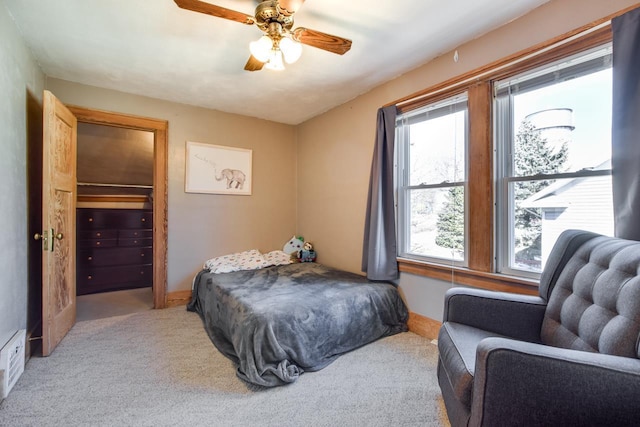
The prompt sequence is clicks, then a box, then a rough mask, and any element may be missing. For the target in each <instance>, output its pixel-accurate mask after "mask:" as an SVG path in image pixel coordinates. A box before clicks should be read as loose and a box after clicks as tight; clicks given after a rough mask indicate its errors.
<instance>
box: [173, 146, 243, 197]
mask: <svg viewBox="0 0 640 427" xmlns="http://www.w3.org/2000/svg"><path fill="white" fill-rule="evenodd" d="M252 156H253V152H252V150H248V149H245V148H237V147H225V146H221V145H212V144H203V143H200V142H192V141H187V147H186V165H185V180H184V183H185V185H184V191H185V192H187V193H210V194H236V195H244V196H249V195H251V160H252Z"/></svg>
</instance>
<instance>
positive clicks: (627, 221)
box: [611, 8, 640, 240]
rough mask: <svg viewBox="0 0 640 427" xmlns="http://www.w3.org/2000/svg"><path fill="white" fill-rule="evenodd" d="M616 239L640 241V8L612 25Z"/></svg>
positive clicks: (613, 169)
mask: <svg viewBox="0 0 640 427" xmlns="http://www.w3.org/2000/svg"><path fill="white" fill-rule="evenodd" d="M611 28H612V31H613V112H612V131H611V137H612V147H611V150H612V159H611V164H612V181H613V211H614V219H615V235H616V237H622V238H624V239H632V240H640V8H639V9H634V10H632V11H630V12H627V13H625V14H624V15H621V16H618V17H616V18H614V19H613V20H612V21H611Z"/></svg>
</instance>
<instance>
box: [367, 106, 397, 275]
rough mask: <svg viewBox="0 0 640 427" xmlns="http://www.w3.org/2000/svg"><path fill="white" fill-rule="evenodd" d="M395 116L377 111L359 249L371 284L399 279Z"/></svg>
mask: <svg viewBox="0 0 640 427" xmlns="http://www.w3.org/2000/svg"><path fill="white" fill-rule="evenodd" d="M396 114H397V112H396V106H395V105H392V106H389V107H384V108H380V109H379V110H378V120H377V128H376V141H375V147H374V149H373V161H372V162H371V177H370V178H369V197H368V200H367V216H366V219H365V227H364V243H363V248H362V271H364V272H366V273H367V278H369V279H371V280H393V279H397V278H398V263H397V261H396V254H397V251H396V221H395V209H394V198H393V154H394V144H395V134H396Z"/></svg>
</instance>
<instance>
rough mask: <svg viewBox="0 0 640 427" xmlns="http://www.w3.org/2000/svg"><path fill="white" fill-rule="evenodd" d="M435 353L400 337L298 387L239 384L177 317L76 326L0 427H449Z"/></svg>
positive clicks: (13, 397)
mask: <svg viewBox="0 0 640 427" xmlns="http://www.w3.org/2000/svg"><path fill="white" fill-rule="evenodd" d="M436 363H437V347H436V346H435V345H433V344H432V343H431V342H430V341H429V340H427V339H425V338H422V337H420V336H418V335H415V334H413V333H410V332H407V333H402V334H398V335H395V336H392V337H387V338H384V339H381V340H378V341H376V342H374V343H372V344H369V345H366V346H364V347H362V348H359V349H357V350H354V351H352V352H350V353H347V354H345V355H343V356H341V357H340V358H338V359H337V360H336V361H335V362H334V363H332V364H331V365H329V366H328V367H326V368H325V369H322V370H320V371H318V372H309V373H305V374H303V375H302V376H301V377H300V378H299V379H298V381H297V382H295V383H293V384H290V385H287V386H283V387H277V388H273V389H259V390H257V389H256V388H254V387H252V386H250V385H248V384H247V383H244V382H242V381H241V380H240V379H238V378H237V377H236V375H235V367H234V365H233V364H232V362H231V361H230V360H228V359H227V358H225V357H224V356H222V355H221V354H220V353H219V352H218V351H217V350H216V348H215V347H214V346H213V344H212V343H211V341H210V340H209V338H208V336H207V334H206V332H205V330H204V327H203V325H202V321H201V320H200V318H199V317H198V315H197V314H195V313H190V312H187V311H186V310H185V308H184V307H175V308H169V309H165V310H149V311H145V312H140V313H135V314H130V315H125V316H118V317H112V318H104V319H98V320H90V321H84V322H78V323H77V324H76V325H75V326H74V327H73V328H72V329H71V331H70V332H69V334H68V335H67V336H66V337H65V338H64V340H63V341H62V343H61V344H60V345H59V346H58V348H57V349H56V350H55V351H54V353H53V354H52V355H51V356H49V357H47V358H40V357H36V358H32V359H31V360H30V361H29V363H28V364H27V367H26V370H25V372H24V374H23V375H22V377H21V378H20V380H19V381H18V383H17V384H16V385H15V386H14V388H13V390H12V391H11V393H10V394H9V396H8V397H7V398H6V399H5V400H4V401H3V402H2V403H0V425H1V426H61V425H64V426H187V425H188V426H200V425H202V426H204V425H207V426H367V427H369V426H447V425H448V422H447V419H446V414H445V413H444V410H443V404H442V399H441V396H440V390H439V388H438V385H437V381H436Z"/></svg>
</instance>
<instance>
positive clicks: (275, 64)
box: [264, 48, 284, 71]
mask: <svg viewBox="0 0 640 427" xmlns="http://www.w3.org/2000/svg"><path fill="white" fill-rule="evenodd" d="M264 67H265V68H266V69H268V70H275V71H282V70H284V62H282V51H281V50H280V49H278V48H273V49H271V54H270V55H269V61H268V62H267V63H266V64H265V66H264Z"/></svg>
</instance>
